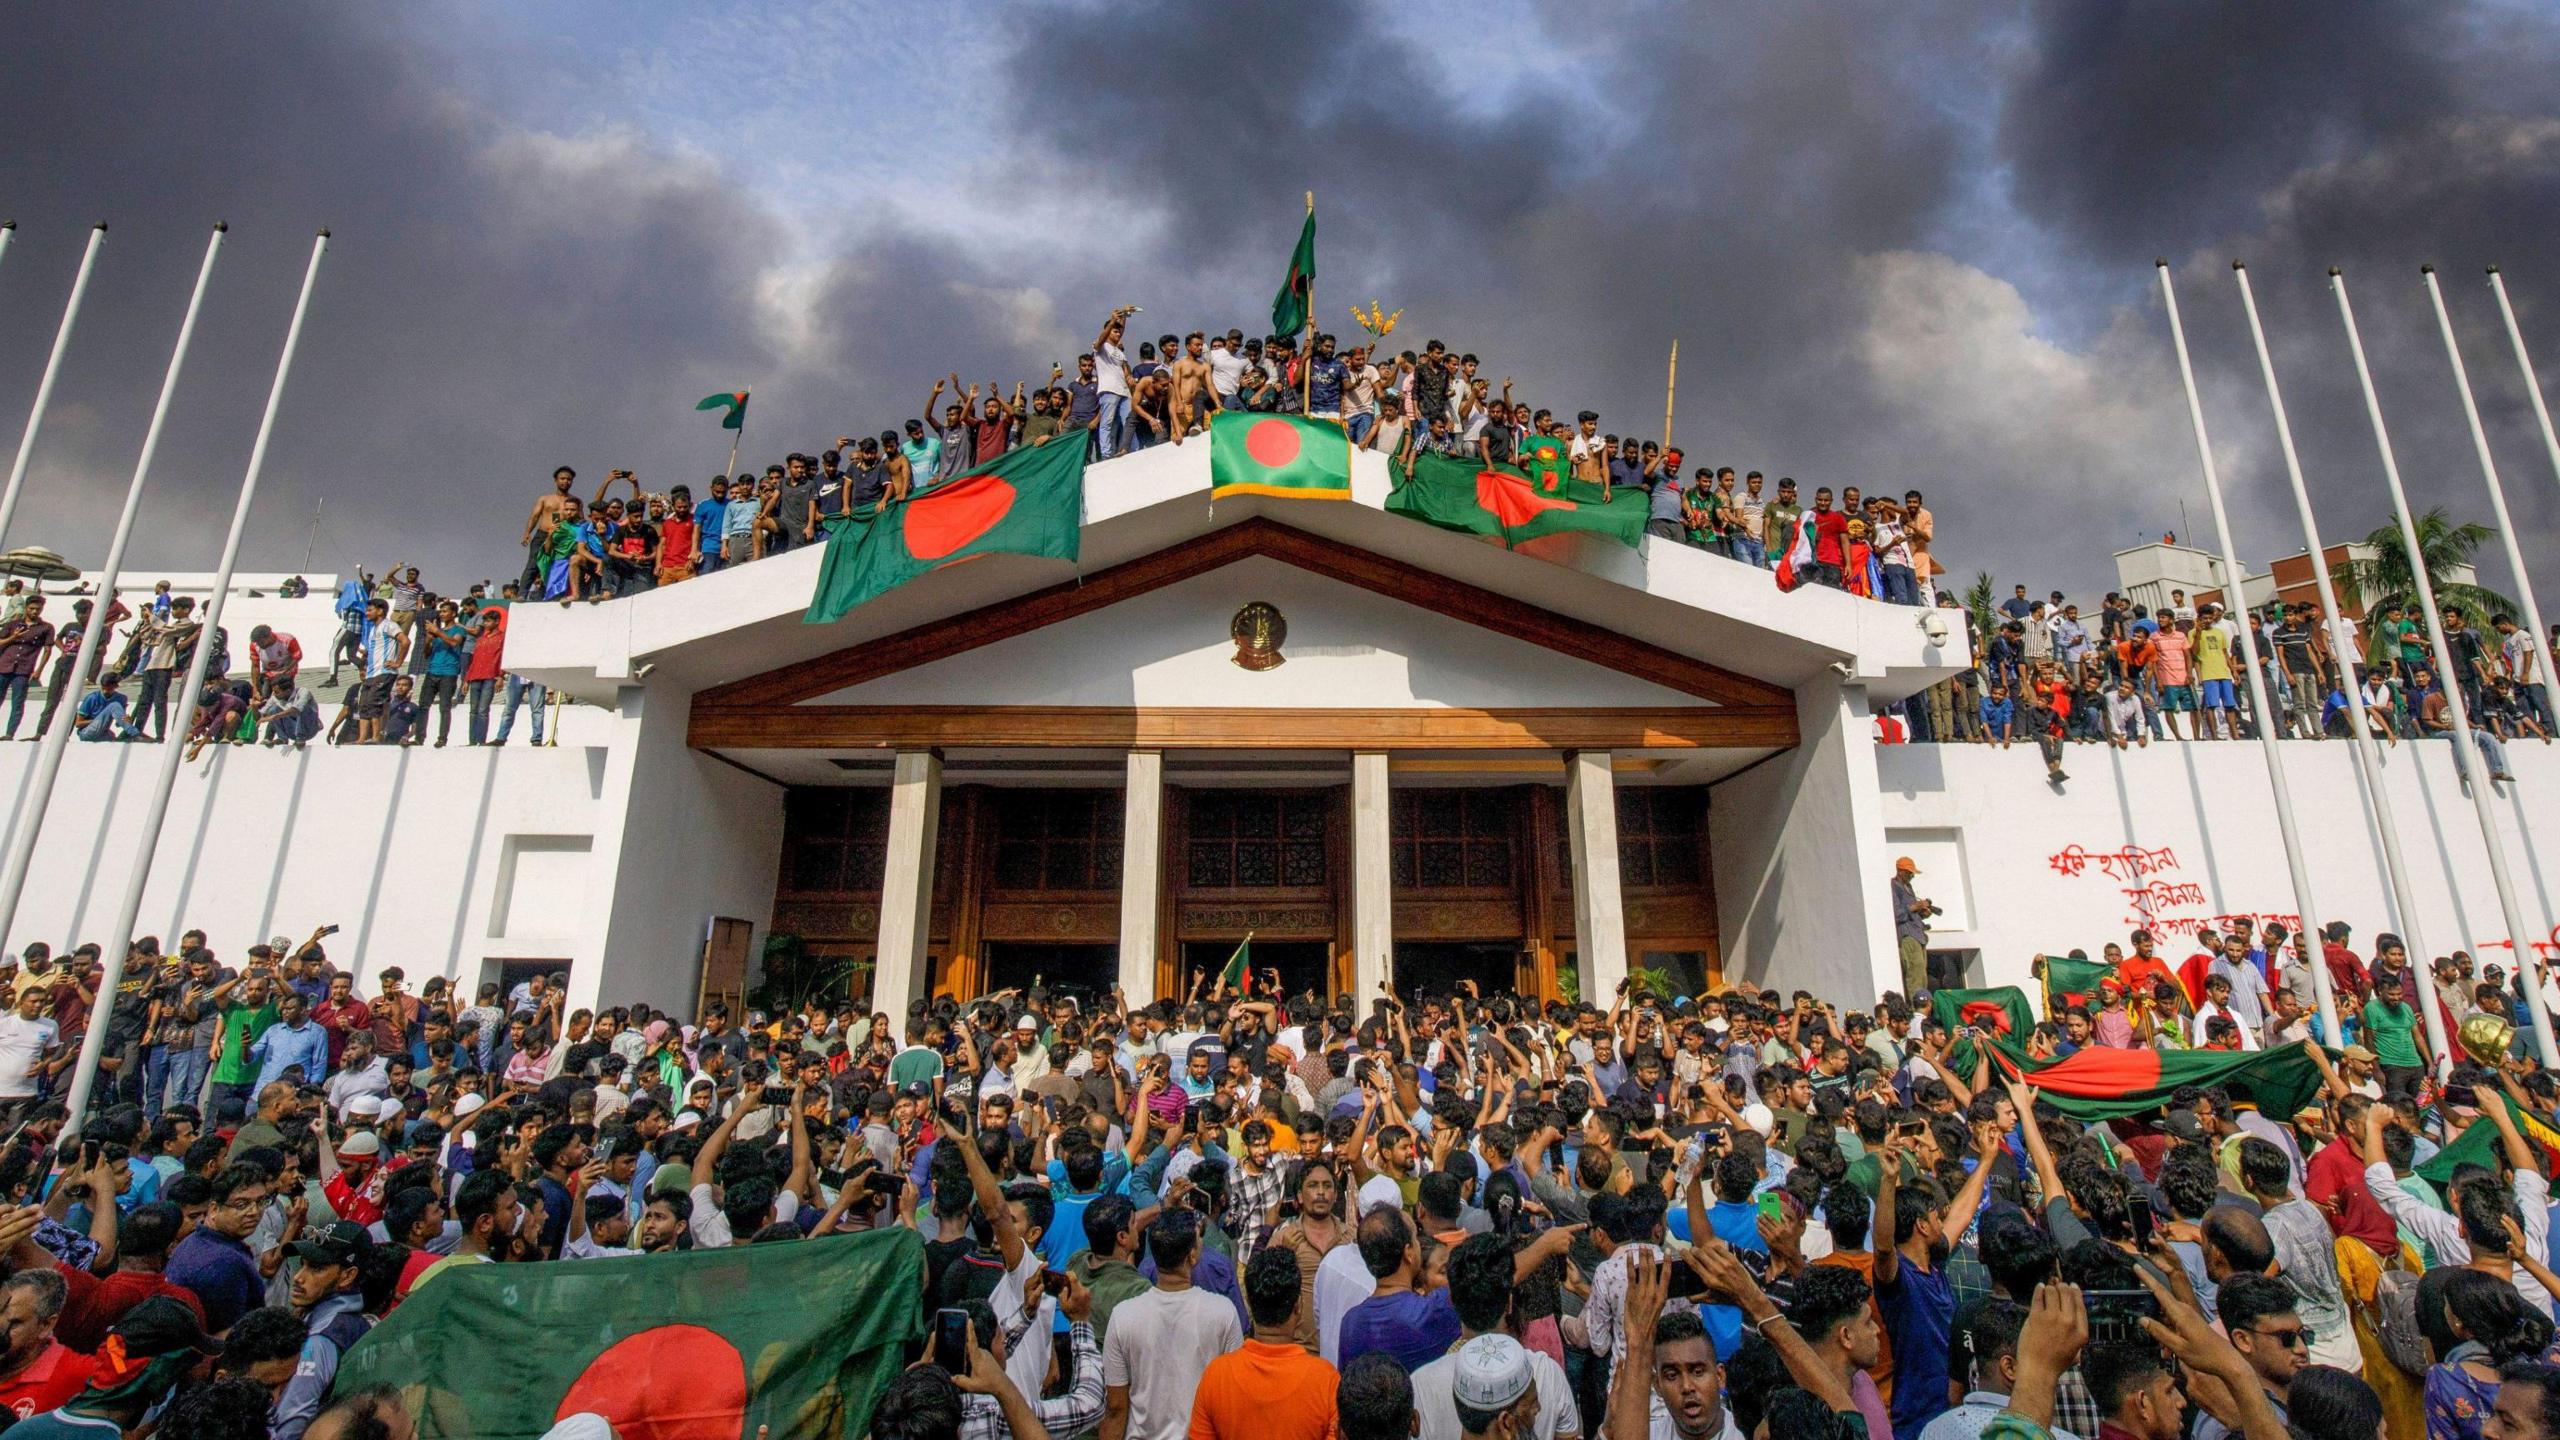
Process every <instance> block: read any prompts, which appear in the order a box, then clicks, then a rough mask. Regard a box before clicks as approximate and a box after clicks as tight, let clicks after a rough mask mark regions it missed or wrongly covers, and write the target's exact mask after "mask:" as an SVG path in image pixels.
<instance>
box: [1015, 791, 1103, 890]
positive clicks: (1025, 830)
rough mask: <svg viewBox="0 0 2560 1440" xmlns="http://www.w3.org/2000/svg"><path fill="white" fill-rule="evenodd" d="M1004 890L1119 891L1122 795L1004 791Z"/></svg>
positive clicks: (1080, 792)
mask: <svg viewBox="0 0 2560 1440" xmlns="http://www.w3.org/2000/svg"><path fill="white" fill-rule="evenodd" d="M994 798H995V810H996V873H995V884H996V888H997V889H999V890H1117V889H1119V888H1120V821H1121V810H1122V806H1121V801H1120V792H1119V791H1117V790H999V791H996V792H994Z"/></svg>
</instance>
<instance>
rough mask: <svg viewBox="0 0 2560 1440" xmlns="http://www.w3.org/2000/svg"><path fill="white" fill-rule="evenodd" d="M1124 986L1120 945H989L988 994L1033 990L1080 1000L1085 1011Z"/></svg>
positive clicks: (996, 942)
mask: <svg viewBox="0 0 2560 1440" xmlns="http://www.w3.org/2000/svg"><path fill="white" fill-rule="evenodd" d="M1119 982H1120V947H1119V946H1117V945H1047V944H1025V943H1022V942H1018V941H1009V940H994V941H989V942H988V944H987V971H986V990H987V993H989V994H993V993H994V992H996V991H998V990H1029V989H1030V988H1031V987H1033V986H1034V985H1041V986H1046V987H1048V989H1049V992H1050V993H1051V994H1059V993H1064V994H1068V995H1073V996H1074V997H1076V1001H1077V1003H1078V1004H1079V1005H1081V1006H1082V1007H1083V1008H1085V1009H1088V1010H1089V1009H1091V1008H1092V1004H1091V1002H1093V1001H1095V1000H1099V999H1101V998H1102V997H1103V996H1104V995H1107V994H1109V993H1110V991H1111V987H1112V986H1114V985H1116V984H1118V983H1119Z"/></svg>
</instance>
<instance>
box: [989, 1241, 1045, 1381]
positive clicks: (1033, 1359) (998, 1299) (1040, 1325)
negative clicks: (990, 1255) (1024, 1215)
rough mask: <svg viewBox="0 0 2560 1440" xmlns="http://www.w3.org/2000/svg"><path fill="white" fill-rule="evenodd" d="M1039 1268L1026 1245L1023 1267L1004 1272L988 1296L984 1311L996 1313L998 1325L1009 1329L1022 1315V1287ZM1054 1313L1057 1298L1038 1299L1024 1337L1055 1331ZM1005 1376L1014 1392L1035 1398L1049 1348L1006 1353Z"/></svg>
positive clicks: (1033, 1250)
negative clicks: (1015, 1319)
mask: <svg viewBox="0 0 2560 1440" xmlns="http://www.w3.org/2000/svg"><path fill="white" fill-rule="evenodd" d="M1041 1264H1042V1261H1041V1259H1040V1251H1039V1250H1038V1249H1037V1248H1036V1247H1034V1246H1030V1245H1025V1246H1023V1247H1022V1263H1021V1264H1019V1265H1016V1266H1014V1267H1013V1268H1012V1269H1011V1270H1008V1271H1006V1272H1005V1273H1004V1276H1003V1278H1001V1279H999V1280H997V1281H996V1288H995V1290H994V1291H993V1292H992V1293H991V1294H989V1295H988V1296H987V1308H988V1309H990V1310H993V1311H994V1312H995V1315H996V1323H997V1324H999V1325H1011V1324H1012V1323H1013V1321H1014V1318H1015V1317H1016V1316H1018V1315H1020V1314H1021V1313H1022V1292H1023V1287H1024V1286H1025V1285H1026V1284H1028V1283H1029V1282H1030V1279H1031V1277H1032V1276H1033V1275H1035V1274H1038V1273H1039V1270H1040V1266H1041ZM1057 1311H1058V1301H1057V1297H1055V1296H1052V1295H1043V1296H1041V1297H1040V1313H1039V1315H1038V1316H1036V1317H1034V1318H1033V1320H1032V1322H1031V1329H1030V1330H1029V1331H1027V1332H1026V1334H1029V1335H1046V1334H1048V1333H1049V1332H1050V1331H1052V1330H1055V1329H1056V1328H1057V1324H1056V1321H1057ZM1004 1373H1005V1378H1007V1379H1009V1380H1011V1381H1012V1382H1013V1388H1014V1389H1016V1390H1019V1391H1021V1392H1022V1393H1023V1394H1025V1395H1038V1394H1039V1393H1040V1387H1041V1386H1042V1385H1044V1384H1046V1383H1047V1382H1048V1379H1049V1347H1047V1346H1045V1345H1016V1346H1015V1347H1013V1348H1012V1349H1011V1350H1008V1351H1006V1352H1005V1357H1004Z"/></svg>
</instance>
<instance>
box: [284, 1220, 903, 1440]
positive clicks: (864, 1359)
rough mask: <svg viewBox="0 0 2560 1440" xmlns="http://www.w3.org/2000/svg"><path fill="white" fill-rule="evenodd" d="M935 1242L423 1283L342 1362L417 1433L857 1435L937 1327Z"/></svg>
mask: <svg viewBox="0 0 2560 1440" xmlns="http://www.w3.org/2000/svg"><path fill="white" fill-rule="evenodd" d="M923 1286H924V1243H923V1240H922V1239H921V1237H919V1236H918V1235H917V1234H916V1233H915V1231H914V1230H912V1229H911V1228H909V1227H907V1226H903V1225H901V1226H895V1227H892V1228H890V1229H886V1230H871V1231H865V1232H863V1233H861V1234H858V1235H830V1236H828V1237H826V1238H825V1239H821V1240H793V1241H786V1242H782V1243H778V1244H765V1245H735V1246H731V1247H729V1248H726V1249H721V1250H687V1251H683V1252H680V1253H678V1252H669V1253H665V1254H658V1255H635V1256H630V1257H627V1258H617V1259H609V1260H562V1261H555V1262H552V1263H549V1264H542V1265H463V1266H455V1267H451V1268H448V1269H447V1270H445V1271H444V1272H443V1273H441V1274H438V1275H437V1276H435V1277H434V1278H433V1279H431V1280H429V1281H427V1282H426V1283H425V1284H423V1285H421V1286H419V1287H418V1288H417V1289H415V1290H413V1291H411V1292H410V1294H409V1298H408V1299H406V1300H404V1301H402V1302H401V1304H400V1307H399V1308H398V1309H396V1310H394V1311H392V1312H391V1314H390V1315H388V1316H386V1317H385V1318H384V1319H383V1321H382V1323H381V1324H379V1325H377V1326H375V1327H374V1328H373V1330H372V1332H371V1333H369V1334H367V1335H366V1336H365V1337H364V1338H363V1339H362V1340H360V1341H358V1342H356V1346H355V1348H354V1349H352V1350H349V1351H348V1352H347V1355H346V1358H345V1359H344V1360H343V1361H342V1362H340V1364H339V1366H338V1375H337V1380H336V1384H335V1388H336V1390H337V1392H338V1393H340V1394H345V1393H347V1392H348V1391H350V1390H354V1389H358V1388H361V1387H363V1386H367V1385H377V1384H379V1385H390V1386H393V1387H396V1388H397V1389H398V1390H399V1391H400V1392H401V1394H402V1396H403V1398H405V1399H406V1400H407V1401H408V1403H409V1411H410V1413H411V1414H412V1415H415V1416H416V1417H417V1426H418V1430H417V1433H418V1437H419V1440H535V1437H538V1436H540V1435H541V1434H543V1433H544V1432H545V1431H547V1430H549V1429H550V1428H551V1427H552V1426H553V1425H555V1424H557V1423H559V1422H560V1421H561V1420H564V1419H566V1418H568V1417H569V1416H572V1415H578V1414H595V1415H601V1416H603V1417H604V1419H605V1420H606V1421H607V1422H608V1423H610V1424H611V1425H612V1426H613V1429H614V1433H616V1434H618V1435H624V1436H645V1437H649V1440H715V1437H716V1440H741V1437H746V1436H752V1435H754V1434H755V1433H756V1429H757V1427H758V1426H770V1427H772V1433H773V1434H774V1435H776V1436H783V1435H860V1434H863V1433H865V1430H866V1427H867V1426H869V1424H870V1422H871V1407H872V1402H873V1400H874V1399H875V1398H876V1397H877V1396H878V1395H879V1393H880V1389H881V1387H882V1386H884V1385H886V1384H887V1383H888V1382H889V1377H890V1376H892V1375H894V1374H896V1373H897V1370H898V1367H899V1365H900V1363H901V1361H902V1360H903V1358H904V1356H903V1353H902V1347H904V1346H905V1345H906V1344H908V1343H909V1342H910V1341H912V1340H914V1339H916V1338H917V1337H918V1336H920V1335H921V1334H922V1333H923V1331H924V1311H923V1307H922V1306H921V1305H920V1304H918V1303H917V1300H916V1296H917V1295H918V1294H919V1293H920V1292H921V1291H922V1289H923Z"/></svg>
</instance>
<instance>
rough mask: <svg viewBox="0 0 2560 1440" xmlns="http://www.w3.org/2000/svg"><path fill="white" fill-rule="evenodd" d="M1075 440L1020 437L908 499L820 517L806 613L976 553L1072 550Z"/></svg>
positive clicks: (843, 605) (1077, 510)
mask: <svg viewBox="0 0 2560 1440" xmlns="http://www.w3.org/2000/svg"><path fill="white" fill-rule="evenodd" d="M1084 449H1085V447H1084V445H1083V443H1082V441H1081V440H1080V439H1076V438H1072V437H1071V438H1069V439H1066V440H1061V441H1056V442H1053V443H1051V444H1047V445H1026V446H1024V447H1022V448H1021V449H1019V450H1008V451H1006V452H1005V453H1004V454H1002V455H1000V456H998V457H996V458H995V459H993V460H990V461H988V462H987V463H986V464H984V465H981V466H979V467H978V468H977V469H975V470H972V471H970V472H969V473H968V474H966V475H962V476H960V477H959V478H957V479H954V480H946V481H944V482H943V483H942V484H940V485H936V486H934V487H933V488H932V489H931V490H928V491H925V492H924V493H923V494H921V495H918V496H916V497H914V498H913V499H910V500H901V501H898V502H896V503H894V504H886V505H880V506H877V507H874V508H873V509H872V510H870V511H867V512H863V513H859V514H855V515H850V516H847V517H845V518H843V519H841V520H834V521H830V522H828V533H827V554H826V559H825V561H824V562H823V563H822V564H820V566H819V567H818V588H817V592H816V593H815V594H813V595H812V596H810V598H809V613H808V615H807V616H806V617H805V618H806V620H807V622H808V623H809V624H812V625H824V624H827V623H828V622H830V621H834V620H838V619H841V618H843V616H844V614H845V612H846V611H848V610H851V609H852V608H853V607H855V606H856V605H859V604H861V603H862V602H864V601H866V600H870V599H874V598H876V597H878V596H880V595H883V594H886V593H887V592H889V591H891V590H894V589H896V588H897V587H899V586H901V585H904V584H906V583H907V582H908V581H910V580H913V579H914V578H916V577H917V576H919V575H922V574H923V573H925V572H926V571H928V570H934V569H938V568H940V567H942V566H944V565H950V564H954V563H957V562H959V561H962V560H966V559H969V558H970V557H972V556H977V555H993V554H1007V555H1045V556H1049V557H1051V558H1053V559H1059V560H1073V559H1075V558H1076V552H1077V544H1078V541H1079V538H1080V526H1081V523H1082V520H1083V517H1084Z"/></svg>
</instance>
